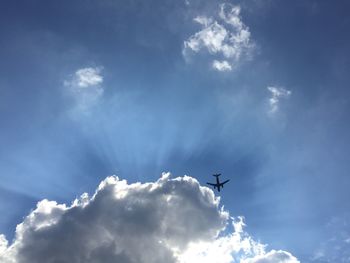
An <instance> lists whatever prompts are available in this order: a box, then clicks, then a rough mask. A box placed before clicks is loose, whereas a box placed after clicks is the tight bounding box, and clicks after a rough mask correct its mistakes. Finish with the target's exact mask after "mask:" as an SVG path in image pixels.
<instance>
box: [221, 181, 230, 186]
mask: <svg viewBox="0 0 350 263" xmlns="http://www.w3.org/2000/svg"><path fill="white" fill-rule="evenodd" d="M228 181H230V180H226V181H224V182H222V183H221V184H220V185H221V186H223V185H224V184H226V183H227V182H228Z"/></svg>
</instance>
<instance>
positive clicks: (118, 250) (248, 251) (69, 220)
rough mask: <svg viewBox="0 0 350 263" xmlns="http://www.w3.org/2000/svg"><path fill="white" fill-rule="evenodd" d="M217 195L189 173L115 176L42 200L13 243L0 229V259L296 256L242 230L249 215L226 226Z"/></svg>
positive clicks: (15, 262)
mask: <svg viewBox="0 0 350 263" xmlns="http://www.w3.org/2000/svg"><path fill="white" fill-rule="evenodd" d="M219 201H220V200H219V198H217V197H215V195H214V193H213V191H212V190H211V189H209V188H207V187H202V186H200V184H199V183H198V181H197V180H196V179H194V178H191V177H188V176H184V177H178V178H174V179H171V178H170V175H169V174H163V176H162V177H161V178H160V179H159V180H158V181H156V182H154V183H143V184H141V183H134V184H128V183H127V182H126V181H125V180H119V179H118V177H115V176H111V177H108V178H106V179H105V180H104V181H102V182H101V184H100V185H99V187H98V189H97V190H96V192H95V194H94V195H93V196H91V197H89V196H88V194H83V195H82V196H81V197H80V198H79V199H77V200H74V201H73V202H72V204H71V205H70V206H67V205H64V204H57V203H56V202H54V201H48V200H43V201H41V202H39V203H38V205H37V207H36V209H35V210H33V211H32V212H31V213H30V214H29V215H28V216H27V217H26V218H25V219H24V221H23V222H22V223H21V224H19V225H18V226H17V228H16V236H15V239H14V241H13V243H12V244H11V245H9V244H8V242H7V240H6V238H5V237H4V236H3V235H0V262H3V263H24V262H25V263H34V262H35V263H41V262H43V263H44V262H45V263H47V262H61V263H72V262H84V263H99V262H101V263H102V262H104V263H108V262H123V263H129V262H130V263H134V262H138V263H142V262H147V263H153V262H157V263H158V262H159V263H173V262H174V263H175V262H177V263H189V262H204V263H205V262H216V263H228V262H246V263H248V262H249V263H251V262H260V263H261V262H271V263H272V262H288V263H295V262H298V261H297V260H296V259H295V258H294V257H293V256H292V255H291V254H290V253H288V252H285V251H275V250H272V251H270V252H266V246H265V245H262V244H260V243H258V242H256V241H254V240H253V239H252V238H251V237H250V236H249V235H248V234H247V233H246V232H245V231H244V230H243V227H244V222H243V218H240V217H239V218H236V219H233V220H232V224H233V227H234V231H233V233H230V234H223V233H225V232H223V231H224V230H225V229H226V227H227V223H228V222H229V214H228V212H226V211H224V210H223V209H222V208H220V205H219ZM226 230H227V229H226ZM249 260H250V261H249ZM279 260H280V261H279ZM281 260H283V261H281Z"/></svg>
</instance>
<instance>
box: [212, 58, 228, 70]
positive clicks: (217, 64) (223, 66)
mask: <svg viewBox="0 0 350 263" xmlns="http://www.w3.org/2000/svg"><path fill="white" fill-rule="evenodd" d="M213 68H214V69H216V70H218V71H230V70H231V69H232V66H231V65H230V63H228V61H226V60H223V61H218V60H214V61H213Z"/></svg>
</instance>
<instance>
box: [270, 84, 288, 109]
mask: <svg viewBox="0 0 350 263" xmlns="http://www.w3.org/2000/svg"><path fill="white" fill-rule="evenodd" d="M267 89H268V90H269V91H270V92H271V97H270V98H269V104H270V113H275V112H277V110H278V108H279V103H280V99H282V98H288V97H289V96H290V95H291V94H292V92H291V91H290V90H286V89H285V88H283V87H275V86H269V87H267Z"/></svg>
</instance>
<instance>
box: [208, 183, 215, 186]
mask: <svg viewBox="0 0 350 263" xmlns="http://www.w3.org/2000/svg"><path fill="white" fill-rule="evenodd" d="M207 184H209V185H211V186H216V184H212V183H207Z"/></svg>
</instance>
